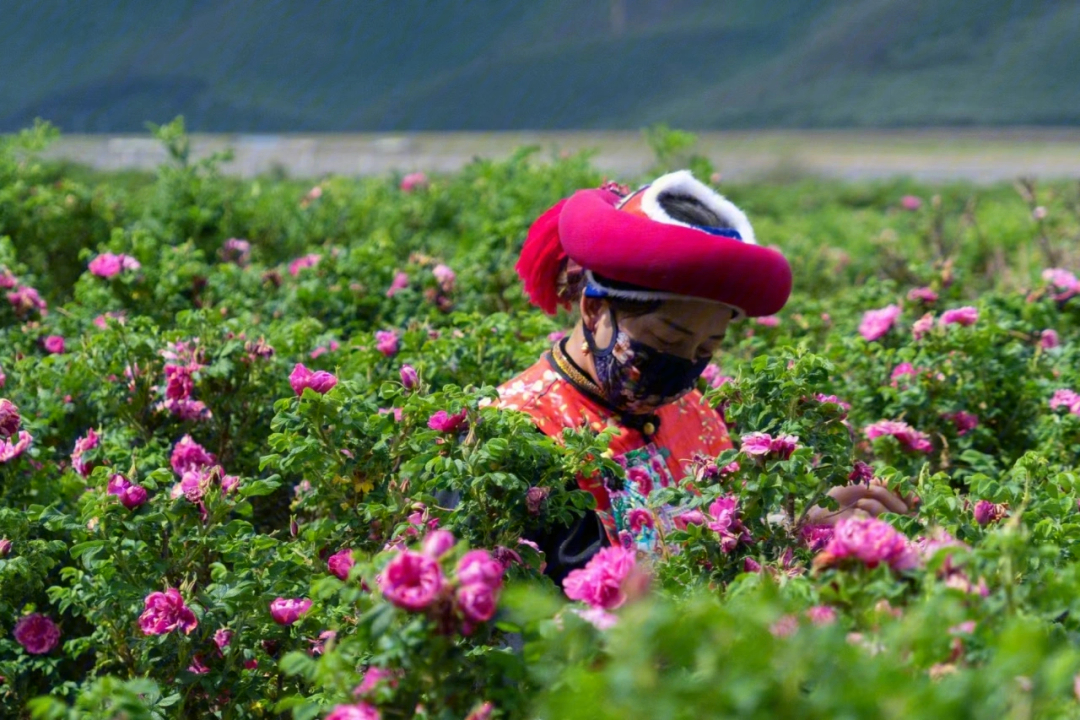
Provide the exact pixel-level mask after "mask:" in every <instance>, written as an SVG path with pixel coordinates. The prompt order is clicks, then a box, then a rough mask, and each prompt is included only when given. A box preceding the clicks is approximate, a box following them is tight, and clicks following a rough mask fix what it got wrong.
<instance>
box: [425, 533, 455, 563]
mask: <svg viewBox="0 0 1080 720" xmlns="http://www.w3.org/2000/svg"><path fill="white" fill-rule="evenodd" d="M456 543H457V540H456V539H454V534H453V533H452V532H450V531H449V530H432V531H431V532H429V533H428V534H427V536H426V537H425V538H424V544H423V546H422V548H421V552H423V553H424V554H425V555H427V556H428V557H430V558H436V559H437V558H441V557H442V556H443V555H445V554H446V553H447V552H449V551H450V548H452V547H454V545H455V544H456Z"/></svg>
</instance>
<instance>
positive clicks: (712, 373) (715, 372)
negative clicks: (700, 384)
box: [701, 363, 734, 388]
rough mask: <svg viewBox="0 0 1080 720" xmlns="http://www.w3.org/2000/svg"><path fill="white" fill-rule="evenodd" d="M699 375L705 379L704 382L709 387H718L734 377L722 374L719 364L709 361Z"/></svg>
mask: <svg viewBox="0 0 1080 720" xmlns="http://www.w3.org/2000/svg"><path fill="white" fill-rule="evenodd" d="M701 377H702V378H703V379H704V380H705V384H706V385H708V386H709V387H711V388H718V387H720V386H721V385H723V384H725V383H729V382H731V381H732V380H733V379H734V378H730V377H728V376H727V375H724V373H723V371H722V370H721V369H720V366H719V365H717V364H715V363H709V364H708V365H706V366H705V370H704V371H702V373H701Z"/></svg>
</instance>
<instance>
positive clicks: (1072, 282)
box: [1042, 268, 1080, 301]
mask: <svg viewBox="0 0 1080 720" xmlns="http://www.w3.org/2000/svg"><path fill="white" fill-rule="evenodd" d="M1042 279H1043V280H1045V281H1046V282H1048V283H1050V284H1051V285H1053V286H1054V287H1055V288H1057V289H1058V290H1059V291H1061V292H1059V293H1058V294H1057V295H1055V296H1054V299H1055V300H1059V301H1061V300H1068V299H1069V298H1071V297H1072V296H1073V295H1078V294H1080V280H1077V279H1076V276H1075V275H1073V274H1072V273H1071V272H1069V271H1068V270H1064V269H1062V268H1048V269H1046V270H1043V272H1042Z"/></svg>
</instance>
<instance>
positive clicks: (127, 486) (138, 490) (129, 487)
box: [108, 474, 147, 510]
mask: <svg viewBox="0 0 1080 720" xmlns="http://www.w3.org/2000/svg"><path fill="white" fill-rule="evenodd" d="M108 493H109V495H115V496H116V497H118V498H119V499H120V503H121V504H122V505H123V506H124V507H126V508H127V509H128V510H134V509H135V508H137V507H139V506H140V505H142V504H143V503H145V502H146V497H147V495H146V488H144V487H143V486H141V485H137V484H135V483H133V482H131V481H130V480H128V479H127V478H126V477H124V476H123V475H120V474H115V475H113V476H112V477H111V478H110V479H109V486H108Z"/></svg>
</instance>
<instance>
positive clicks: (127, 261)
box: [87, 253, 142, 278]
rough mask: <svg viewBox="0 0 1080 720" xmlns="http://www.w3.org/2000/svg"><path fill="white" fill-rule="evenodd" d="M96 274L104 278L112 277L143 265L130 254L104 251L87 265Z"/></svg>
mask: <svg viewBox="0 0 1080 720" xmlns="http://www.w3.org/2000/svg"><path fill="white" fill-rule="evenodd" d="M87 267H88V268H89V270H90V272H92V273H93V274H94V275H97V276H98V277H103V278H111V277H113V276H114V275H119V274H120V272H121V271H123V270H138V269H139V268H140V267H142V265H140V264H139V261H138V260H136V259H135V258H133V257H131V256H130V255H122V254H121V255H114V254H112V253H102V254H101V255H98V256H97V257H96V258H94V259H93V260H91V261H90V264H89V265H88V266H87Z"/></svg>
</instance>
